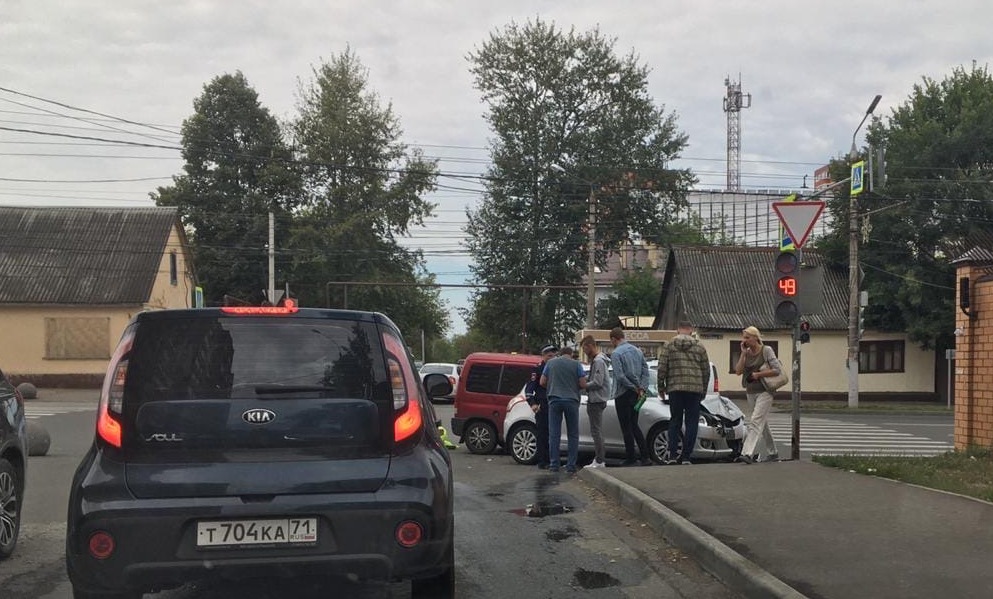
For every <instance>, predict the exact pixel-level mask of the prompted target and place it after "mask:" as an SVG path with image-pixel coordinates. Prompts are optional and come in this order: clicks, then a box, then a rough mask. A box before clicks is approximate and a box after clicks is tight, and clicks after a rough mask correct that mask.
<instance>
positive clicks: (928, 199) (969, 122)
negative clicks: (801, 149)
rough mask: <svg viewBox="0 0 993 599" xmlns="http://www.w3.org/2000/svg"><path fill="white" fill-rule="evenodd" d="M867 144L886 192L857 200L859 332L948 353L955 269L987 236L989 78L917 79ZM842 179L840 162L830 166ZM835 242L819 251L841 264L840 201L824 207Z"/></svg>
mask: <svg viewBox="0 0 993 599" xmlns="http://www.w3.org/2000/svg"><path fill="white" fill-rule="evenodd" d="M868 141H869V144H870V146H871V147H873V148H881V147H882V148H885V151H886V158H885V165H886V167H885V171H886V175H887V177H886V184H885V186H884V187H882V188H880V186H879V183H880V181H879V180H878V176H877V178H876V181H874V183H875V184H876V189H875V190H874V191H873V192H872V193H867V194H862V195H860V196H858V211H859V214H860V217H859V218H860V222H861V227H860V228H861V231H862V234H861V235H860V239H859V244H860V248H859V266H860V267H861V268H862V270H863V271H864V273H865V278H864V281H863V284H862V288H863V289H865V290H867V291H868V295H869V306H868V308H866V315H865V322H866V326H867V327H868V328H876V329H881V330H889V331H906V332H907V334H908V336H909V337H910V339H911V340H913V341H915V342H917V343H918V344H919V345H920V346H921V347H924V348H936V349H938V350H941V349H944V348H948V347H952V346H953V345H954V337H953V335H952V332H953V330H954V328H955V325H954V322H955V318H954V314H955V306H954V298H955V269H954V266H953V265H952V264H951V261H952V260H954V259H955V258H956V257H958V256H959V255H961V254H962V253H964V251H966V250H968V249H971V248H970V246H969V240H970V239H971V238H972V237H973V236H975V235H976V234H980V235H982V236H985V237H986V239H989V236H990V231H991V230H993V185H991V183H993V78H991V76H990V73H989V71H988V69H987V68H985V67H984V68H978V67H976V66H975V65H974V66H973V67H972V68H971V69H966V68H961V67H960V68H956V69H955V70H954V71H953V72H952V73H951V75H949V76H947V77H946V78H945V79H944V80H942V81H935V80H932V79H929V78H926V77H925V78H924V79H923V80H922V82H921V83H919V84H917V85H915V86H914V88H913V91H912V92H911V94H910V96H909V98H908V99H907V101H906V102H904V103H903V104H902V105H900V106H898V107H897V108H896V109H894V110H893V112H892V115H891V116H890V117H889V118H887V119H877V120H876V121H874V122H873V123H872V125H870V128H869V134H868ZM834 167H835V170H834V173H835V176H836V177H839V178H838V179H836V180H840V179H841V178H844V177H846V176H848V172H847V168H848V165H847V163H843V162H841V161H838V162H836V163H835V164H834ZM831 210H832V212H833V214H834V221H835V222H836V223H837V224H838V229H837V230H836V231H835V234H834V235H833V236H831V237H830V238H829V239H826V240H825V241H824V243H823V247H824V248H825V249H826V250H828V251H829V255H830V256H831V257H832V258H833V260H834V261H835V262H836V263H838V264H840V265H847V259H848V255H847V252H848V223H849V222H850V221H849V218H848V197H847V196H845V197H843V198H839V199H838V200H835V201H834V202H832V204H831Z"/></svg>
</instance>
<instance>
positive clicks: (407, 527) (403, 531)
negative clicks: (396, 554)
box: [396, 520, 424, 547]
mask: <svg viewBox="0 0 993 599" xmlns="http://www.w3.org/2000/svg"><path fill="white" fill-rule="evenodd" d="M423 538H424V528H423V527H421V525H420V524H418V523H417V522H414V521H413V520H406V521H404V522H401V523H400V525H399V526H397V529H396V540H397V543H400V545H401V546H403V547H413V546H414V545H417V544H418V543H420V542H421V539H423Z"/></svg>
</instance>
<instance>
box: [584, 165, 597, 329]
mask: <svg viewBox="0 0 993 599" xmlns="http://www.w3.org/2000/svg"><path fill="white" fill-rule="evenodd" d="M589 204H590V206H589V212H590V214H589V223H588V225H587V227H588V229H589V234H590V238H589V240H588V241H587V243H588V244H589V252H588V254H589V255H588V256H587V259H586V328H587V329H592V328H593V327H594V326H596V322H595V321H594V312H595V311H596V285H595V284H594V281H593V276H594V275H595V274H596V195H595V194H594V193H593V186H592V185H590V200H589Z"/></svg>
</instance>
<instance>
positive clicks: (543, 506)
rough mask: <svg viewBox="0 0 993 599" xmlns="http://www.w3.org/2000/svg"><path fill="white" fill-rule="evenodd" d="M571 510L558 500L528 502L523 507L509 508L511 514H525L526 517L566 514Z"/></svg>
mask: <svg viewBox="0 0 993 599" xmlns="http://www.w3.org/2000/svg"><path fill="white" fill-rule="evenodd" d="M571 511H572V508H571V507H570V506H568V505H565V504H564V503H559V502H549V503H542V502H539V503H529V504H527V506H525V507H524V508H523V509H521V508H518V509H515V510H510V513H511V514H517V515H518V516H527V517H528V518H544V517H545V516H557V515H559V514H568V513H569V512H571Z"/></svg>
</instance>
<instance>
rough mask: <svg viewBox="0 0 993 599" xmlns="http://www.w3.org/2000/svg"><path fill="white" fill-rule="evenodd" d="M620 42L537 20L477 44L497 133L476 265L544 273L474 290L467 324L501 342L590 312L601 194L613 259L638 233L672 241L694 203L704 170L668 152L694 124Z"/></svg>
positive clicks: (500, 272)
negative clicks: (684, 166)
mask: <svg viewBox="0 0 993 599" xmlns="http://www.w3.org/2000/svg"><path fill="white" fill-rule="evenodd" d="M614 46H615V40H613V39H608V38H606V37H604V36H603V35H602V34H601V33H600V32H599V30H596V29H594V30H592V31H588V32H576V31H575V30H572V29H570V30H569V31H563V30H561V29H559V28H557V27H555V25H554V24H549V23H545V22H543V21H541V20H536V21H534V22H529V23H527V24H526V25H523V26H520V25H517V24H516V23H512V24H510V25H509V26H507V27H506V28H505V29H504V30H503V31H500V32H496V33H493V34H491V35H490V37H489V39H488V40H486V42H485V43H483V44H482V45H481V46H480V47H478V48H477V49H475V50H474V51H473V52H471V53H470V54H469V56H468V60H469V62H470V64H471V68H470V70H471V72H472V74H473V76H474V78H475V86H476V88H477V89H478V90H479V91H480V92H481V95H482V99H483V101H484V103H485V104H486V106H487V109H488V111H487V113H486V116H485V118H486V120H487V122H488V123H489V125H490V127H491V129H492V131H493V134H494V138H493V140H492V141H491V144H490V145H491V148H490V153H491V157H492V161H493V164H492V166H491V167H490V169H489V172H488V173H487V178H486V192H485V197H484V200H483V202H482V205H481V206H480V207H479V208H478V209H475V210H469V211H468V219H469V223H468V225H467V227H466V232H467V235H468V248H469V251H470V253H471V254H472V256H473V258H474V262H475V264H474V265H473V266H472V270H473V275H474V278H475V279H476V281H477V282H478V283H482V284H486V285H491V286H499V285H529V286H535V288H534V289H533V291H527V290H525V291H521V290H520V289H507V288H500V287H491V288H489V289H487V290H484V291H480V292H477V293H475V294H474V296H473V299H472V301H473V304H472V310H471V311H472V314H471V315H470V318H469V324H470V326H475V327H479V328H480V330H481V331H482V332H483V334H484V336H485V337H486V338H487V339H489V340H490V343H491V344H492V345H494V346H498V347H524V348H526V349H532V350H533V349H535V348H536V347H538V346H540V345H541V344H543V343H546V342H548V341H556V342H562V341H565V340H568V339H571V338H572V335H573V332H574V331H575V330H576V329H577V328H579V327H580V326H582V323H583V321H584V314H585V301H584V294H583V292H582V288H583V286H582V285H581V283H582V280H583V277H584V274H585V273H586V270H587V266H586V265H587V255H588V253H587V252H588V229H587V221H588V216H589V212H590V209H591V207H592V208H593V209H594V214H595V219H596V221H595V222H596V224H595V227H596V228H595V237H596V247H595V251H596V261H597V263H599V264H600V265H601V266H603V265H604V263H605V259H606V253H607V252H609V251H611V250H614V249H616V248H617V247H618V246H619V245H620V244H621V243H622V242H624V241H625V240H627V239H629V238H630V236H631V234H632V233H638V234H640V235H641V236H642V238H644V239H645V240H647V241H650V242H653V243H657V244H664V243H665V242H666V241H667V235H668V232H669V230H670V228H671V226H672V225H673V224H674V223H673V219H674V216H673V215H675V214H676V213H677V210H676V208H678V207H680V206H684V205H685V196H686V193H687V190H688V189H689V187H690V185H691V184H692V182H693V177H692V176H691V174H690V173H689V171H686V170H672V169H669V168H667V165H668V164H669V163H670V161H672V160H673V159H674V158H677V157H678V155H679V152H680V151H681V150H682V148H683V147H684V146H685V145H686V136H685V135H684V134H682V133H680V132H679V131H678V130H677V127H676V122H675V117H674V116H673V115H672V114H667V113H666V112H665V111H664V109H663V108H662V107H660V106H656V105H655V103H654V102H653V100H652V98H651V97H650V96H649V94H648V92H647V76H648V69H647V68H646V67H645V66H643V65H641V64H639V62H638V59H637V57H636V56H635V55H634V54H633V53H631V54H628V55H626V56H623V57H620V56H618V55H617V54H616V53H615V51H614ZM570 286H571V287H573V289H570V288H569V287H570Z"/></svg>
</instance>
